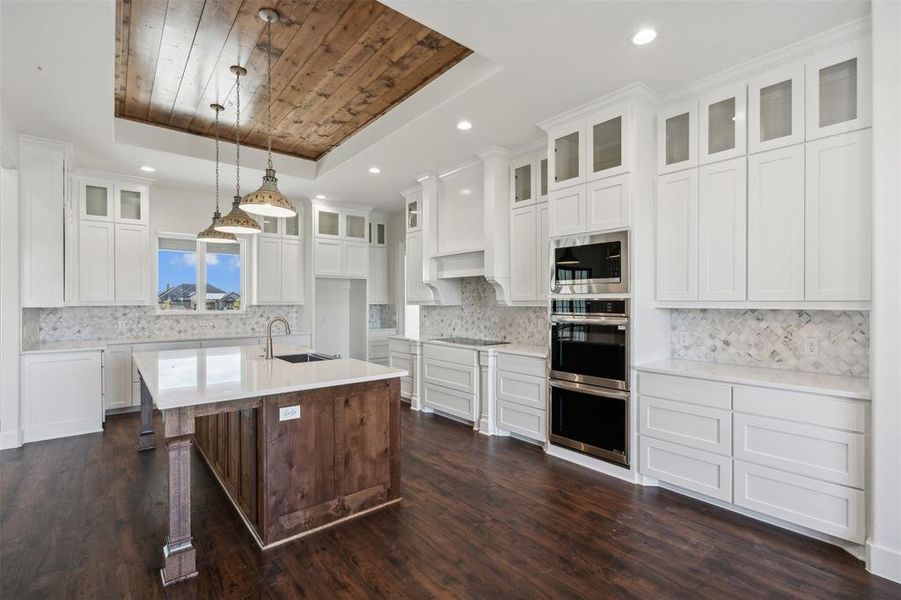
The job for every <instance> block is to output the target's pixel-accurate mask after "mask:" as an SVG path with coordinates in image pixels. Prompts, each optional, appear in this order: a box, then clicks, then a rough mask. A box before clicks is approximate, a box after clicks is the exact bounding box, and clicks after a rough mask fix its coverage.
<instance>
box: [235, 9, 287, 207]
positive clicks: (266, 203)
mask: <svg viewBox="0 0 901 600" xmlns="http://www.w3.org/2000/svg"><path fill="white" fill-rule="evenodd" d="M257 14H258V15H259V17H260V18H261V19H263V20H264V21H266V32H267V34H268V38H269V43H268V46H267V49H266V88H267V90H268V91H267V92H266V121H267V134H266V148H267V151H268V164H267V167H266V174H265V175H264V176H263V184H262V185H261V186H260V189H258V190H257V191H255V192H251V193H249V194H247V195H246V196H244V199H243V200H241V208H243V209H244V210H246V211H247V212H249V213H251V214H254V215H262V216H266V217H293V216H294V215H296V214H297V211H295V210H294V204H293V203H292V202H291V200H290V199H289V198H288V197H287V196H285V195H284V194H282V193H281V192H280V191H279V190H278V179H276V178H275V169H273V168H272V24H273V23H275V22H276V21H278V13H277V12H275V11H274V10H272V9H271V8H262V9H260V12H259V13H257Z"/></svg>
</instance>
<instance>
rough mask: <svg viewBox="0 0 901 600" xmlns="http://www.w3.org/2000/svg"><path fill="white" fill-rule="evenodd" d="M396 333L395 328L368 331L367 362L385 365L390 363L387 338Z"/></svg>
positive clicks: (389, 346) (389, 345)
mask: <svg viewBox="0 0 901 600" xmlns="http://www.w3.org/2000/svg"><path fill="white" fill-rule="evenodd" d="M392 335H397V330H396V329H379V330H372V331H370V332H369V358H368V360H369V362H373V363H376V364H379V365H384V366H386V367H388V366H390V365H391V359H390V355H391V350H390V348H391V342H390V340H389V338H390V337H391V336H392Z"/></svg>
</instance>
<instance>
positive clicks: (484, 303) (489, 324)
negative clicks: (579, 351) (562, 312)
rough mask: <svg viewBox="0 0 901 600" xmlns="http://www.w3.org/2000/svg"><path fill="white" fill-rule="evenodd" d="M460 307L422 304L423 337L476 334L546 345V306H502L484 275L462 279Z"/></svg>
mask: <svg viewBox="0 0 901 600" xmlns="http://www.w3.org/2000/svg"><path fill="white" fill-rule="evenodd" d="M462 281H463V283H462V291H461V295H462V298H461V302H460V306H423V307H422V309H421V310H420V317H419V325H420V337H422V338H423V339H428V338H439V337H451V336H460V337H475V338H484V339H492V340H505V341H508V342H513V343H518V344H534V345H539V346H546V345H547V343H548V322H547V309H545V308H542V307H531V306H500V305H498V303H497V297H496V296H495V293H494V288H493V287H492V286H491V284H490V283H488V281H486V280H485V278H484V277H467V278H465V279H463V280H462Z"/></svg>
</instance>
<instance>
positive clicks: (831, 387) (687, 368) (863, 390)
mask: <svg viewBox="0 0 901 600" xmlns="http://www.w3.org/2000/svg"><path fill="white" fill-rule="evenodd" d="M635 369H636V370H637V371H643V372H646V373H661V374H664V375H683V376H686V377H694V378H697V379H709V380H711V381H723V382H726V383H737V384H746V385H756V386H761V387H772V388H778V389H782V390H793V391H798V392H809V393H814V394H827V395H830V396H841V397H843V398H856V399H859V400H869V399H870V380H869V379H865V378H862V377H844V376H842V375H822V374H819V373H805V372H803V371H788V370H782V369H767V368H762V367H745V366H741V365H726V364H721V363H709V362H701V361H695V360H679V359H668V360H662V361H659V362H653V363H648V364H644V365H639V366H637V367H635Z"/></svg>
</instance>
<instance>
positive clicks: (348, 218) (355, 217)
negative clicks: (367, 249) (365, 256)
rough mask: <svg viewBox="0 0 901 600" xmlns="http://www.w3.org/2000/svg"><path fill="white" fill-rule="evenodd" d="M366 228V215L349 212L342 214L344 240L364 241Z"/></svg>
mask: <svg viewBox="0 0 901 600" xmlns="http://www.w3.org/2000/svg"><path fill="white" fill-rule="evenodd" d="M367 228H368V224H367V218H366V213H361V214H357V213H355V212H350V211H348V212H345V213H344V237H345V238H347V239H349V240H354V241H359V242H362V241H365V240H366V239H367V235H366V230H367Z"/></svg>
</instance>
